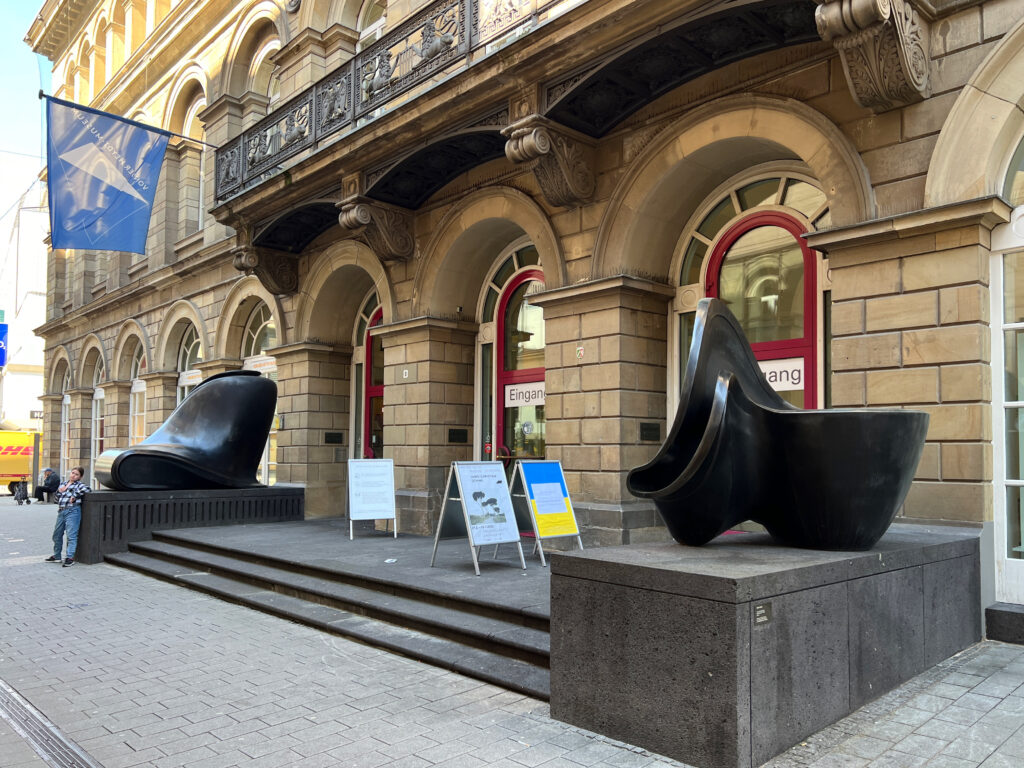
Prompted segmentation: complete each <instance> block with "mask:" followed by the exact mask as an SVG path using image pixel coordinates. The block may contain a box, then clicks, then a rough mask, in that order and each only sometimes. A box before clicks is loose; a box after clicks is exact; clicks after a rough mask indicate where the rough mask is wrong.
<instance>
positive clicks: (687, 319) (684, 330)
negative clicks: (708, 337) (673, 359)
mask: <svg viewBox="0 0 1024 768" xmlns="http://www.w3.org/2000/svg"><path fill="white" fill-rule="evenodd" d="M696 319H697V313H696V312H687V313H686V314H685V315H680V316H679V385H680V386H682V384H683V379H685V378H686V364H687V363H688V362H689V361H690V344H692V343H693V325H694V323H695V322H696Z"/></svg>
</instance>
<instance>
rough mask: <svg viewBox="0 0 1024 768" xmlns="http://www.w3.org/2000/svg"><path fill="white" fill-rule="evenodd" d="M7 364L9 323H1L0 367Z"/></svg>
mask: <svg viewBox="0 0 1024 768" xmlns="http://www.w3.org/2000/svg"><path fill="white" fill-rule="evenodd" d="M5 365H7V323H0V368H3V367H4V366H5Z"/></svg>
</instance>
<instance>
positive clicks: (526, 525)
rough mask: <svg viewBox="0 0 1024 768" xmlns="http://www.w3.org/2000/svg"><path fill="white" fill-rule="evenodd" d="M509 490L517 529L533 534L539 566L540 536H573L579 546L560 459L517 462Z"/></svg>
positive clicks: (543, 563)
mask: <svg viewBox="0 0 1024 768" xmlns="http://www.w3.org/2000/svg"><path fill="white" fill-rule="evenodd" d="M511 492H512V500H513V503H514V504H515V507H516V519H517V522H518V524H519V530H520V531H523V532H526V533H527V534H529V535H533V536H535V537H536V545H535V546H536V548H537V551H538V553H539V554H540V563H541V565H543V566H546V565H547V561H546V560H545V559H544V543H543V542H544V539H558V538H562V537H565V536H575V537H576V541H577V543H578V544H579V545H580V549H583V539H582V538H580V528H579V525H577V523H576V514H575V513H574V512H573V510H572V501H571V500H570V498H569V488H568V487H567V486H566V484H565V474H564V473H563V472H562V464H561V462H558V461H543V460H541V461H528V460H527V461H517V462H516V467H515V471H514V472H513V475H512V490H511ZM531 532H532V533H531Z"/></svg>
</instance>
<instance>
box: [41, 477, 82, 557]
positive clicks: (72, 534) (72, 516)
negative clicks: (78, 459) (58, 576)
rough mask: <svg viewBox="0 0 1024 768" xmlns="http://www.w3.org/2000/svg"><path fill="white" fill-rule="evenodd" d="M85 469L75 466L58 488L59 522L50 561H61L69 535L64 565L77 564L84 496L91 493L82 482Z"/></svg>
mask: <svg viewBox="0 0 1024 768" xmlns="http://www.w3.org/2000/svg"><path fill="white" fill-rule="evenodd" d="M84 474H85V470H84V469H82V467H75V468H74V469H72V470H71V475H70V477H69V478H68V481H67V482H66V483H64V484H63V485H61V486H59V487H58V488H57V493H58V496H57V524H56V525H55V526H54V527H53V554H52V555H50V556H49V557H48V558H46V562H48V563H59V562H60V551H61V547H62V545H63V544H64V536H65V535H67V539H68V546H67V549H66V554H65V559H64V567H65V568H67V567H68V566H71V565H74V564H75V548H76V547H77V546H78V528H79V526H80V525H81V524H82V497H84V496H85V494H87V493H89V490H90V488H89V486H87V485H86V484H85V483H83V482H82V475H84Z"/></svg>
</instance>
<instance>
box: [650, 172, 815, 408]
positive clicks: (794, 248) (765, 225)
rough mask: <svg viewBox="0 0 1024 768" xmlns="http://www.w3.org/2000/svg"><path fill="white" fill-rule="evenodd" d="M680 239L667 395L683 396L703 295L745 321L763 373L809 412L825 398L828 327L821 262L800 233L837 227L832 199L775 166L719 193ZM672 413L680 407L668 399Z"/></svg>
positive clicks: (807, 181) (808, 181) (799, 176)
mask: <svg viewBox="0 0 1024 768" xmlns="http://www.w3.org/2000/svg"><path fill="white" fill-rule="evenodd" d="M692 222H693V223H691V225H690V226H689V227H688V229H687V230H686V231H684V234H683V237H682V238H681V239H680V248H679V251H678V255H677V262H678V264H679V272H678V275H679V278H678V279H679V286H680V287H679V289H678V291H677V295H676V309H675V312H676V315H677V322H676V323H674V324H673V330H674V332H675V335H676V338H677V340H678V345H677V349H678V361H679V364H678V366H675V367H674V368H673V370H672V374H673V376H672V377H670V378H671V379H672V380H671V382H670V389H669V392H670V399H675V398H678V392H679V386H680V384H681V382H682V378H683V375H684V372H685V370H686V363H687V357H688V352H689V345H690V340H691V339H692V337H693V318H694V314H693V310H694V309H695V308H696V303H697V300H698V299H699V298H702V297H705V296H708V297H717V298H720V299H722V301H724V302H725V303H726V305H727V306H728V307H729V309H730V311H731V312H732V313H733V314H734V315H735V316H736V319H737V320H739V322H740V325H741V326H742V327H743V331H744V333H745V334H746V335H747V339H748V340H749V341H750V343H751V346H752V348H753V350H754V355H755V356H756V357H757V359H758V361H759V363H760V365H761V368H762V370H763V371H764V373H765V376H766V377H767V378H768V381H769V382H770V383H771V384H772V385H773V386H774V387H775V389H776V391H778V392H779V394H780V395H781V396H782V397H783V398H784V399H786V400H788V401H789V402H791V403H793V404H794V405H797V406H800V407H802V408H817V407H820V406H821V405H822V404H823V401H824V400H825V399H826V397H825V395H826V393H825V391H824V379H825V377H824V376H823V372H822V366H821V365H819V362H820V361H821V360H822V359H823V355H824V354H826V353H827V350H826V349H825V347H826V345H827V342H826V341H825V337H826V336H827V329H826V328H824V327H823V326H824V325H825V323H824V320H823V316H822V308H823V304H824V302H822V300H821V293H820V290H819V288H820V283H821V282H822V279H823V275H822V274H820V273H821V272H822V270H821V269H820V257H819V255H818V254H817V253H816V252H814V251H812V250H810V249H809V248H808V247H807V246H806V244H805V243H804V240H803V238H802V237H801V235H802V234H803V233H805V232H807V231H809V230H811V229H821V228H825V227H828V226H830V223H831V217H830V214H829V210H828V204H827V200H826V198H825V194H824V193H823V192H822V191H821V190H820V189H819V188H818V187H817V186H816V184H815V183H813V181H812V180H811V179H810V178H808V177H806V176H804V175H803V174H799V173H796V172H781V173H780V172H779V171H778V170H775V168H774V167H772V168H771V170H762V171H761V172H755V173H754V174H749V173H748V174H745V175H744V176H743V177H740V178H737V179H734V180H732V181H730V182H729V183H727V184H726V185H725V186H724V188H720V189H719V191H718V193H716V194H715V195H713V196H712V197H711V198H710V199H709V201H708V203H707V204H706V205H705V206H704V207H703V208H702V209H701V210H699V211H698V213H697V215H696V216H695V217H694V219H693V220H692ZM670 405H671V406H673V407H674V405H675V403H674V402H673V403H670Z"/></svg>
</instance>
